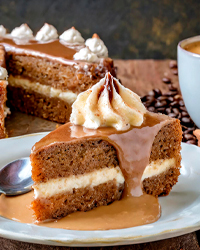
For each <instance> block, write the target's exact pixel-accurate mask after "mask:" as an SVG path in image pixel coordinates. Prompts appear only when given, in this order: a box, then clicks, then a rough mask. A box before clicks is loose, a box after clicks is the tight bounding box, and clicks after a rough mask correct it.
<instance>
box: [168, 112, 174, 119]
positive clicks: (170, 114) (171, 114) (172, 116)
mask: <svg viewBox="0 0 200 250" xmlns="http://www.w3.org/2000/svg"><path fill="white" fill-rule="evenodd" d="M168 116H170V117H171V118H176V114H174V113H169V114H168Z"/></svg>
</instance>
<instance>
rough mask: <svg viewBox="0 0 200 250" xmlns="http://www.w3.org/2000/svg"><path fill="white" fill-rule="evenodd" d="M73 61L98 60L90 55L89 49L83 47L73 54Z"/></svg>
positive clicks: (95, 56)
mask: <svg viewBox="0 0 200 250" xmlns="http://www.w3.org/2000/svg"><path fill="white" fill-rule="evenodd" d="M74 60H80V61H87V62H96V61H98V60H99V59H98V57H97V55H96V54H94V53H92V52H91V51H90V49H88V48H87V47H85V48H82V49H81V50H79V51H78V52H77V53H76V54H74Z"/></svg>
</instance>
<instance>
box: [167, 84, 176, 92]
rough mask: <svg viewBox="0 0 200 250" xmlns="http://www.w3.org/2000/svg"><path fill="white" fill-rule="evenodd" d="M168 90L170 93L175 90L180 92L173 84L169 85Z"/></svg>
mask: <svg viewBox="0 0 200 250" xmlns="http://www.w3.org/2000/svg"><path fill="white" fill-rule="evenodd" d="M168 88H169V90H170V91H174V90H176V91H177V90H178V89H177V88H176V87H174V86H173V84H169V85H168Z"/></svg>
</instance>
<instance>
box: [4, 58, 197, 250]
mask: <svg viewBox="0 0 200 250" xmlns="http://www.w3.org/2000/svg"><path fill="white" fill-rule="evenodd" d="M169 61H170V60H161V61H155V60H128V61H124V60H116V61H115V65H116V66H117V67H118V77H119V79H120V80H121V82H122V83H123V85H124V86H126V87H128V88H130V89H131V90H133V91H135V92H136V93H137V94H139V95H140V96H143V95H145V94H147V93H148V91H150V90H152V89H153V88H159V89H161V90H162V91H163V92H166V91H167V90H168V87H167V86H166V85H165V84H164V83H163V82H162V78H163V76H167V77H169V78H171V80H172V82H173V83H174V84H175V86H178V77H177V75H174V74H173V73H172V70H171V69H170V68H169ZM57 126H59V124H57V123H54V122H50V121H46V120H43V119H40V118H37V117H34V116H28V115H25V114H21V113H19V112H13V113H12V114H11V116H10V117H8V119H7V121H6V127H7V131H8V135H9V137H13V136H19V135H23V134H30V133H36V132H44V131H51V130H54V129H55V128H56V127H57ZM197 238H199V232H196V233H190V234H186V235H183V236H179V237H175V238H171V239H167V240H162V241H156V242H152V243H145V244H137V245H131V246H115V247H104V248H99V247H98V248H91V249H102V250H103V249H109V250H111V249H112V250H121V249H132V250H140V249H149V250H154V249H155V250H157V249H158V250H165V249H166V250H168V249H180V250H181V249H182V250H183V249H184V250H186V249H188V250H196V249H200V247H199V244H198V239H197ZM1 249H2V250H18V249H20V250H21V249H29V250H39V249H41V250H46V249H49V250H60V249H78V248H68V247H55V246H44V245H37V244H31V243H23V242H18V241H14V240H8V239H3V238H0V250H1ZM82 249H83V250H85V249H88V248H82Z"/></svg>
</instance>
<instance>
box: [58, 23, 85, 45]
mask: <svg viewBox="0 0 200 250" xmlns="http://www.w3.org/2000/svg"><path fill="white" fill-rule="evenodd" d="M59 38H60V39H61V40H63V41H65V42H66V43H73V44H82V43H84V41H85V40H84V38H83V37H82V36H81V33H80V32H79V31H78V30H76V29H75V28H74V27H72V28H71V29H68V30H66V31H64V32H63V33H62V35H60V36H59Z"/></svg>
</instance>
